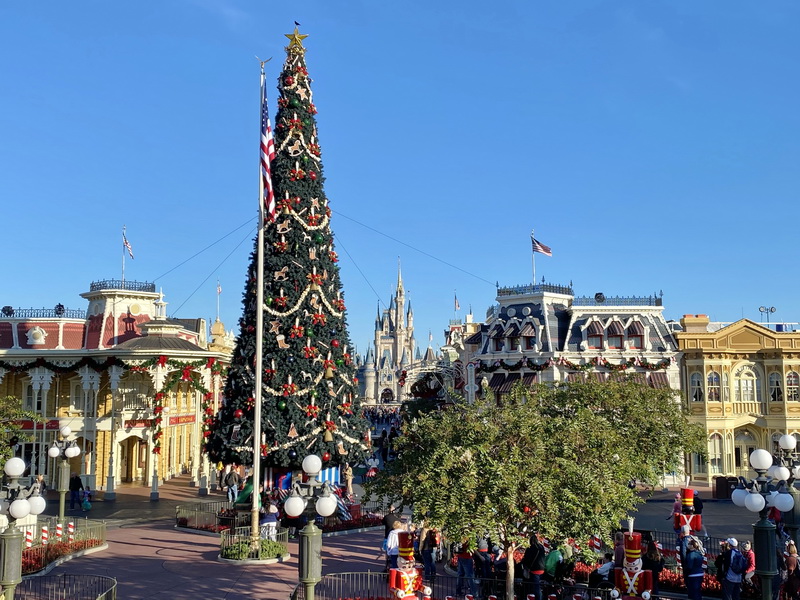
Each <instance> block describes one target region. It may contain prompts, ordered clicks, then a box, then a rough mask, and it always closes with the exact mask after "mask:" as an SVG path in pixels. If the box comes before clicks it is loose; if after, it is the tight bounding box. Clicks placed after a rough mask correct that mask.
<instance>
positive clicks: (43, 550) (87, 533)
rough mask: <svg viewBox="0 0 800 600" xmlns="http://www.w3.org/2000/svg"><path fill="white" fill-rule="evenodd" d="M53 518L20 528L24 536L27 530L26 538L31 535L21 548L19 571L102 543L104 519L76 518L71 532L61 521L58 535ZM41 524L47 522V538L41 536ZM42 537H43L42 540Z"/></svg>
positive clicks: (32, 569) (32, 570) (27, 571)
mask: <svg viewBox="0 0 800 600" xmlns="http://www.w3.org/2000/svg"><path fill="white" fill-rule="evenodd" d="M56 521H57V519H55V518H52V517H48V518H45V519H40V523H38V524H37V525H36V528H37V529H36V530H32V529H31V527H33V526H29V527H26V528H24V530H25V535H26V536H27V535H28V532H30V534H31V535H30V538H27V539H31V542H32V546H31V547H30V548H25V549H24V550H23V551H22V573H23V574H30V573H36V572H38V571H41V570H42V569H44V568H45V567H47V566H48V565H49V564H50V563H52V562H55V561H56V560H58V559H59V558H61V557H63V556H68V555H70V554H75V553H76V552H80V551H82V550H88V549H89V548H95V547H97V546H102V545H103V544H105V543H106V524H105V522H104V521H89V520H88V519H83V520H80V519H79V520H76V521H75V530H74V532H73V533H71V534H70V532H69V526H68V523H64V524H63V529H62V534H61V537H60V538H59V537H58V536H57V535H56V525H57V523H56ZM43 526H47V529H48V532H47V533H48V537H47V538H43V535H42V533H43V532H42V527H43ZM70 538H71V539H70ZM45 539H46V540H47V541H46V543H45Z"/></svg>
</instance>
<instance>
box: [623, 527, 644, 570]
mask: <svg viewBox="0 0 800 600" xmlns="http://www.w3.org/2000/svg"><path fill="white" fill-rule="evenodd" d="M641 557H642V534H641V533H639V532H638V531H634V532H628V533H626V534H625V562H629V563H632V562H635V561H636V560H638V559H640V558H641Z"/></svg>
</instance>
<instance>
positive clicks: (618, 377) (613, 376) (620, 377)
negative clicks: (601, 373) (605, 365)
mask: <svg viewBox="0 0 800 600" xmlns="http://www.w3.org/2000/svg"><path fill="white" fill-rule="evenodd" d="M608 380H609V381H625V373H623V372H622V371H611V373H609V374H608Z"/></svg>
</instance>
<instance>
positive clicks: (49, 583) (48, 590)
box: [14, 573, 117, 600]
mask: <svg viewBox="0 0 800 600" xmlns="http://www.w3.org/2000/svg"><path fill="white" fill-rule="evenodd" d="M116 597H117V580H116V579H114V578H113V577H102V576H100V575H69V574H67V573H64V574H62V575H45V576H43V577H30V578H28V579H23V580H22V583H20V584H19V585H18V586H17V589H16V590H15V594H14V598H15V600H115V599H116Z"/></svg>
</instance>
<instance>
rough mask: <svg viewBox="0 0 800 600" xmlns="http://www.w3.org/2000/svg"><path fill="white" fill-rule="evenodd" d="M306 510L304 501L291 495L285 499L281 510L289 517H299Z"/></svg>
mask: <svg viewBox="0 0 800 600" xmlns="http://www.w3.org/2000/svg"><path fill="white" fill-rule="evenodd" d="M305 509H306V503H305V500H303V499H302V498H301V497H300V496H296V495H292V496H289V497H288V498H287V499H286V502H284V503H283V510H285V511H286V514H287V515H289V516H290V517H299V516H300V515H302V514H303V511H304V510H305Z"/></svg>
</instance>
